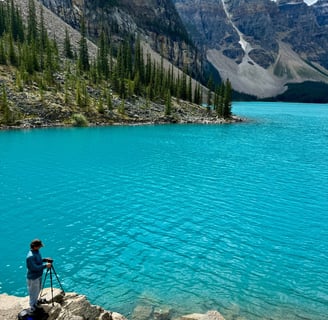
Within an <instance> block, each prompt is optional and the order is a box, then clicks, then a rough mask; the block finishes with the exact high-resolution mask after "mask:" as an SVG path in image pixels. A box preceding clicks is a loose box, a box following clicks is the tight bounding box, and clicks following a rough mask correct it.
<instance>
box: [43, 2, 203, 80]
mask: <svg viewBox="0 0 328 320" xmlns="http://www.w3.org/2000/svg"><path fill="white" fill-rule="evenodd" d="M40 2H42V3H43V4H44V5H45V6H46V7H47V8H48V9H50V10H51V11H52V12H54V13H55V14H56V15H58V16H59V17H60V18H61V19H63V21H65V22H66V23H68V24H69V25H70V26H72V27H74V28H75V29H78V30H79V29H80V23H81V17H82V16H83V17H84V19H85V22H86V26H87V33H88V37H89V38H91V39H93V40H94V42H95V43H97V39H98V36H99V34H100V33H101V30H105V31H107V34H108V35H110V36H111V37H112V41H113V39H116V41H121V40H122V39H124V38H125V37H129V36H130V35H134V36H137V35H140V36H141V38H142V39H143V40H144V41H146V42H147V43H148V44H149V45H150V46H151V48H152V49H154V50H155V51H156V52H158V53H161V54H162V55H163V57H164V58H166V59H168V60H169V61H171V62H172V63H173V64H174V65H175V66H178V67H179V68H181V69H183V68H187V69H188V70H190V71H191V72H192V74H193V76H194V77H200V78H201V77H202V73H203V71H202V69H203V64H202V62H203V61H206V60H205V59H202V57H199V56H197V50H196V48H195V46H194V45H193V44H192V42H191V41H190V38H189V35H188V32H187V31H186V28H185V26H184V24H183V22H182V20H181V18H180V16H179V14H178V13H177V11H176V8H175V6H174V4H173V3H172V1H171V0H145V1H141V0H120V1H116V0H96V1H94V0H40ZM205 68H206V63H205Z"/></svg>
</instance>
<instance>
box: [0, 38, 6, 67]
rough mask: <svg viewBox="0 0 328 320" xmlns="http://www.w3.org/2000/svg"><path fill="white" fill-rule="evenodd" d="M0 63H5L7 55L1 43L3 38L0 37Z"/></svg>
mask: <svg viewBox="0 0 328 320" xmlns="http://www.w3.org/2000/svg"><path fill="white" fill-rule="evenodd" d="M0 64H4V65H5V64H7V57H6V52H5V47H4V44H3V40H2V39H1V38H0Z"/></svg>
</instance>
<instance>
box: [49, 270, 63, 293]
mask: <svg viewBox="0 0 328 320" xmlns="http://www.w3.org/2000/svg"><path fill="white" fill-rule="evenodd" d="M51 269H52V271H53V272H54V274H55V276H56V279H57V281H58V284H59V286H60V288H61V289H62V291H63V293H64V294H65V291H64V288H63V286H62V284H61V283H60V281H59V279H58V276H57V273H56V270H55V268H54V266H51Z"/></svg>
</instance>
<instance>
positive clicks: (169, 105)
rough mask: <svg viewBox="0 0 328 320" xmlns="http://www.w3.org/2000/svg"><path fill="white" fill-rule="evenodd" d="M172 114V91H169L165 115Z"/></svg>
mask: <svg viewBox="0 0 328 320" xmlns="http://www.w3.org/2000/svg"><path fill="white" fill-rule="evenodd" d="M171 112H172V98H171V92H170V90H167V94H166V99H165V115H166V116H170V115H171Z"/></svg>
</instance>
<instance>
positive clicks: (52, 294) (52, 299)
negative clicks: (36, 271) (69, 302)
mask: <svg viewBox="0 0 328 320" xmlns="http://www.w3.org/2000/svg"><path fill="white" fill-rule="evenodd" d="M51 270H52V268H50V286H51V302H52V306H54V288H53V286H52V271H51Z"/></svg>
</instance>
